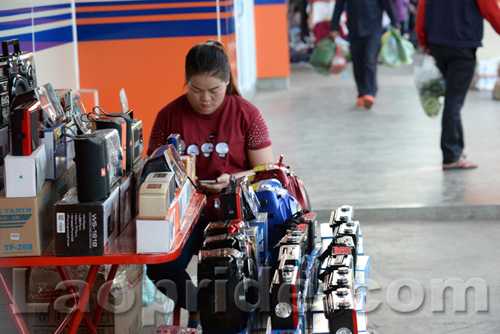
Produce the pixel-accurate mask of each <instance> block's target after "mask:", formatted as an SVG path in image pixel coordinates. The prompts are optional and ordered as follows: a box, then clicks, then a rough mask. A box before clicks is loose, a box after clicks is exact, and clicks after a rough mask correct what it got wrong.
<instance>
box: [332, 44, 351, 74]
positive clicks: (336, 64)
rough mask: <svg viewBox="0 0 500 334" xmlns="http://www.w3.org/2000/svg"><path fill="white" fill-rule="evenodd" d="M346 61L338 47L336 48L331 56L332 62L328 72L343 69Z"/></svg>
mask: <svg viewBox="0 0 500 334" xmlns="http://www.w3.org/2000/svg"><path fill="white" fill-rule="evenodd" d="M346 64H347V61H346V59H345V57H344V54H343V53H342V50H341V49H340V48H337V50H336V51H335V55H334V56H333V59H332V62H331V64H330V70H329V71H330V73H333V74H339V73H342V72H343V71H344V70H345V67H346Z"/></svg>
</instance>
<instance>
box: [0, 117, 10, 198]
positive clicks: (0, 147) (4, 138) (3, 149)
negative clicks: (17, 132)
mask: <svg viewBox="0 0 500 334" xmlns="http://www.w3.org/2000/svg"><path fill="white" fill-rule="evenodd" d="M8 153H9V128H8V127H7V126H3V127H0V190H2V189H3V188H4V186H5V180H4V175H5V156H6V155H7V154H8Z"/></svg>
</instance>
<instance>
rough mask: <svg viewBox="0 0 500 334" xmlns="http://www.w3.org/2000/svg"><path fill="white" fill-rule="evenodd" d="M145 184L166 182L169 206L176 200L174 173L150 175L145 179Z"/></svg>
mask: <svg viewBox="0 0 500 334" xmlns="http://www.w3.org/2000/svg"><path fill="white" fill-rule="evenodd" d="M144 182H165V183H167V184H168V205H169V206H170V204H171V203H172V202H173V201H174V198H175V180H174V173H172V172H157V173H150V174H148V175H147V176H146V178H145V179H144Z"/></svg>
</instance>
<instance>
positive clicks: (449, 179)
mask: <svg viewBox="0 0 500 334" xmlns="http://www.w3.org/2000/svg"><path fill="white" fill-rule="evenodd" d="M378 71H379V72H378V78H379V93H378V95H377V101H376V103H375V105H374V107H373V108H372V109H371V110H370V111H367V110H364V109H358V108H357V107H355V105H354V104H355V99H356V92H355V86H354V81H353V78H352V71H351V68H350V67H348V69H347V73H345V74H346V75H345V76H342V75H338V76H334V75H330V76H322V75H319V74H317V73H315V72H314V71H313V70H312V69H310V67H308V66H307V65H292V74H291V79H290V86H291V87H290V89H289V90H288V91H267V92H261V91H259V92H258V93H257V94H256V95H255V96H254V97H253V98H252V102H253V103H254V104H255V105H256V106H257V107H258V108H259V109H260V110H261V112H262V113H263V115H264V117H265V119H266V121H267V122H268V124H269V128H270V131H271V139H272V141H273V150H274V155H275V158H276V159H277V158H278V157H279V155H280V154H283V155H284V159H285V160H284V161H285V163H287V164H290V165H291V166H292V169H293V170H294V171H295V172H296V174H297V175H298V176H299V177H301V178H302V179H303V180H304V182H305V184H306V186H307V188H308V191H309V194H310V197H311V202H312V205H313V208H314V210H315V211H323V210H326V211H330V210H332V209H333V208H335V207H337V206H339V205H342V204H350V205H353V206H354V207H355V208H358V209H366V208H420V207H440V208H442V207H445V208H449V207H450V206H451V207H455V206H462V207H471V206H474V207H476V206H482V205H489V206H490V207H489V208H490V209H491V207H493V213H492V214H493V215H496V216H498V211H500V210H497V206H498V205H500V192H499V191H498V189H499V188H500V173H499V168H498V166H499V165H500V154H498V153H499V149H500V137H499V136H498V135H497V130H498V126H499V125H500V102H498V101H494V100H493V99H492V98H491V93H490V92H478V91H470V92H469V94H468V96H467V100H466V103H465V107H464V108H463V110H462V119H463V126H464V131H465V138H466V139H465V140H466V152H467V153H468V154H469V157H470V159H471V160H472V161H474V162H476V163H478V164H479V166H480V167H479V168H478V169H477V170H469V171H458V170H455V171H447V172H443V170H442V169H441V159H442V158H441V151H440V148H439V140H440V131H441V126H440V122H441V119H440V116H439V117H438V118H434V119H431V118H429V117H428V116H426V115H425V113H424V111H423V109H422V108H421V106H420V102H419V100H418V96H417V93H416V89H415V87H414V84H413V66H405V67H401V68H390V67H388V66H384V65H380V66H379V67H378ZM448 211H449V210H448ZM406 212H408V211H406Z"/></svg>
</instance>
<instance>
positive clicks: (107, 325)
mask: <svg viewBox="0 0 500 334" xmlns="http://www.w3.org/2000/svg"><path fill="white" fill-rule="evenodd" d="M38 268H39V267H36V268H35V269H38ZM49 268H51V267H49ZM80 268H83V269H86V270H87V272H88V267H87V266H79V268H76V267H70V270H71V274H72V278H73V279H76V280H77V281H80V282H83V281H85V277H86V272H83V271H82V272H81V273H79V272H76V273H75V270H78V271H79V270H81V269H80ZM104 268H105V267H104V266H101V267H100V269H99V274H98V275H97V277H96V283H95V284H94V286H93V288H92V291H91V294H90V299H89V303H88V305H87V311H88V312H89V314H90V316H92V314H93V312H94V310H95V308H96V306H97V296H98V293H99V291H100V289H101V288H102V287H103V284H104V283H105V278H104V274H103V273H104V272H105V271H106V270H105V269H104ZM142 268H143V266H142V265H130V266H120V267H119V269H118V272H117V275H116V277H115V280H114V281H113V285H112V287H111V295H110V296H109V298H108V301H107V303H106V304H105V306H104V311H103V313H102V315H101V319H100V321H99V323H98V325H97V333H99V334H129V333H140V331H141V323H142V312H141V311H142ZM42 269H45V268H42ZM60 285H62V280H61V277H60V276H59V274H58V273H57V271H55V269H54V273H51V272H47V271H46V270H45V271H40V272H38V273H31V274H30V281H29V290H28V310H29V312H28V316H27V326H28V330H29V332H30V333H33V334H35V333H40V334H42V333H43V334H45V333H54V332H55V331H56V329H57V327H58V326H59V324H60V322H61V320H63V319H64V317H65V316H66V314H67V312H68V308H69V306H68V305H64V303H63V301H64V300H71V299H72V298H71V296H70V295H69V294H68V293H67V292H66V290H65V289H56V287H57V286H60ZM33 289H35V291H33ZM34 292H35V293H34ZM77 333H78V334H86V333H88V330H87V327H86V326H85V322H84V321H82V322H81V324H80V326H79V327H78V330H77Z"/></svg>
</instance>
